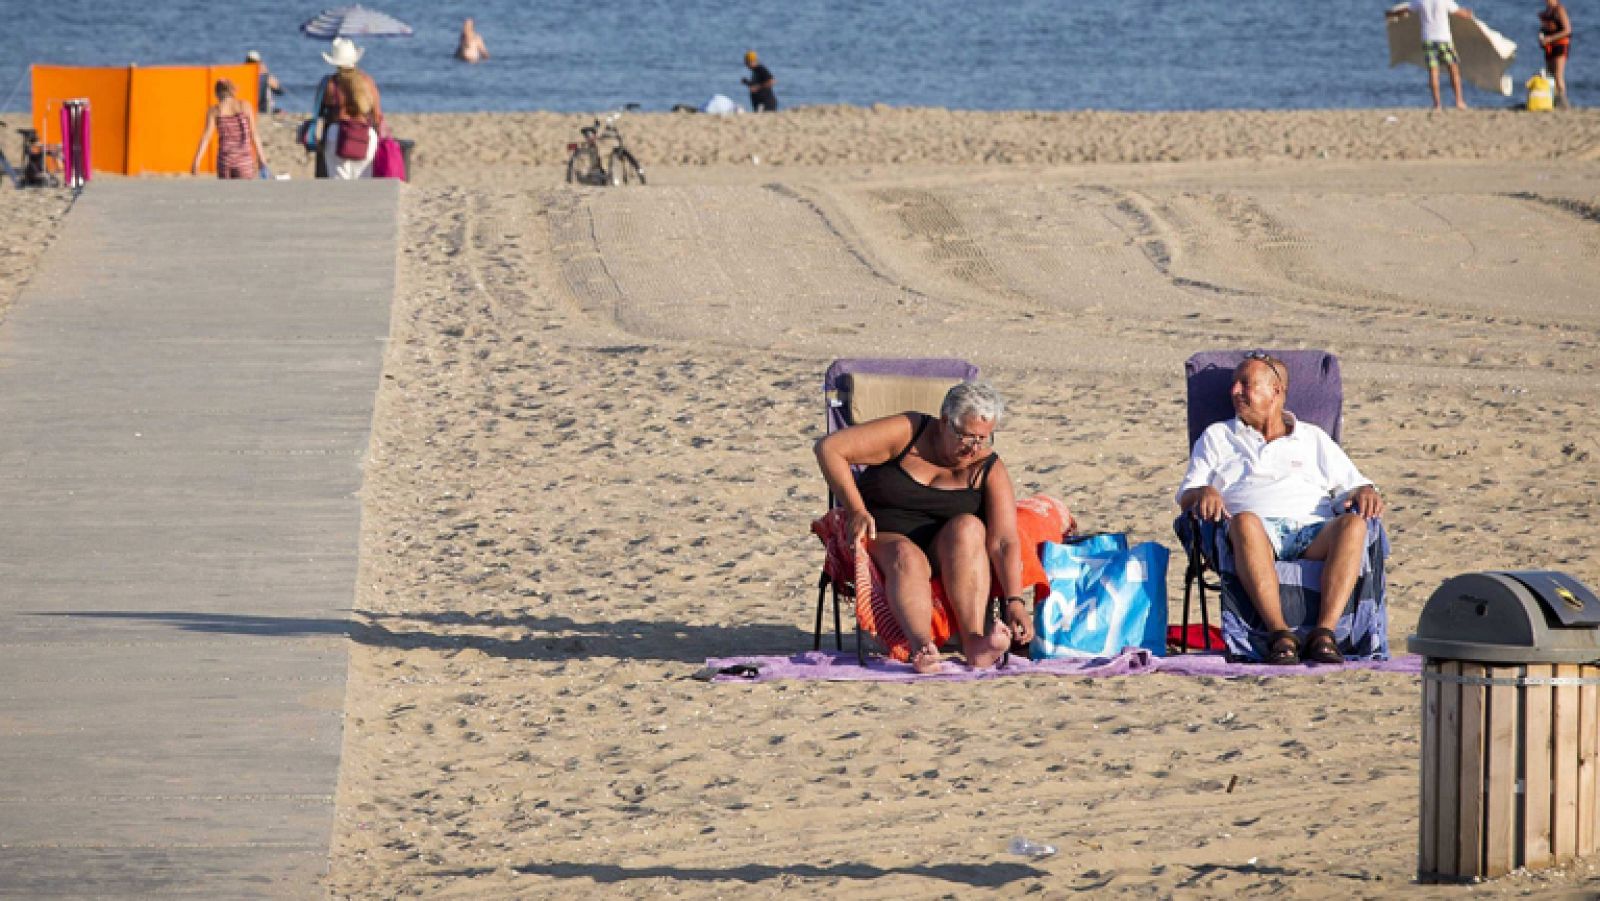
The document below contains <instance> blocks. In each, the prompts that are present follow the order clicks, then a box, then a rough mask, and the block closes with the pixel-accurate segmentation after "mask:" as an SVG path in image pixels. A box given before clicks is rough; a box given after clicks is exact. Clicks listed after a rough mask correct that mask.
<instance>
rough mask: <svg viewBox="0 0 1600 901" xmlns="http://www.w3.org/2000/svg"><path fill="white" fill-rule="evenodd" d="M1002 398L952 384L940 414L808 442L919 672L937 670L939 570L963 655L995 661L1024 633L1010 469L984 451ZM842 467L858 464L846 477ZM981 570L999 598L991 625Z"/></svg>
mask: <svg viewBox="0 0 1600 901" xmlns="http://www.w3.org/2000/svg"><path fill="white" fill-rule="evenodd" d="M1004 412H1005V401H1003V400H1002V399H1001V397H1000V394H999V393H998V392H997V391H995V389H994V388H992V387H990V386H989V385H987V384H984V383H976V384H971V383H962V384H959V385H956V386H955V387H953V388H951V389H950V391H949V393H947V394H946V395H945V397H944V403H943V404H941V405H940V409H939V416H938V418H934V417H932V416H928V415H926V414H924V413H915V412H907V413H898V414H895V415H893V416H886V417H884V418H882V419H875V420H873V421H871V422H865V423H861V424H860V425H854V426H850V427H849V428H845V429H841V430H839V431H837V432H834V433H833V434H831V435H829V436H827V437H826V438H823V439H822V440H820V441H818V442H817V443H816V447H815V451H816V455H817V464H818V465H819V466H820V467H821V468H822V475H823V477H824V478H825V479H827V481H828V487H829V488H831V489H833V494H834V497H837V498H838V499H839V502H840V504H841V505H842V506H843V508H844V510H845V511H846V514H847V517H848V518H847V520H846V525H845V528H846V529H847V530H848V533H849V538H850V541H851V543H852V544H854V543H855V542H856V541H865V542H866V549H867V553H868V554H870V555H871V556H872V562H874V563H876V564H877V565H878V568H879V569H880V570H882V571H883V576H884V581H885V586H884V588H885V593H886V594H887V595H888V601H889V605H890V607H892V608H893V609H894V615H895V619H896V620H898V621H899V624H900V628H901V630H902V631H903V632H904V634H905V636H906V638H907V639H908V640H909V641H910V645H911V665H912V667H913V668H915V669H916V671H917V672H919V673H928V672H934V671H936V670H938V669H939V648H938V647H937V646H936V645H935V644H934V643H933V625H932V622H933V592H932V586H931V585H930V584H929V580H930V579H932V578H933V577H934V576H939V577H940V579H941V580H942V581H943V583H944V590H945V597H946V598H947V599H948V600H949V602H950V607H951V609H952V610H953V612H954V613H955V619H956V628H957V632H958V634H959V635H960V638H961V653H962V655H963V656H965V657H966V659H967V663H968V664H970V665H971V666H973V667H977V668H983V667H989V666H993V665H995V663H997V662H998V661H999V660H1000V659H1001V657H1002V656H1003V655H1004V654H1005V652H1006V650H1007V649H1008V648H1009V647H1010V645H1011V642H1012V639H1013V638H1015V639H1016V640H1017V641H1019V642H1028V641H1031V640H1033V614H1032V611H1031V610H1029V609H1028V602H1027V600H1025V599H1024V597H1023V585H1022V544H1021V541H1020V539H1018V537H1017V502H1016V494H1015V491H1014V489H1013V488H1012V485H1011V476H1010V474H1009V473H1007V472H1006V466H1005V464H1004V463H1003V462H1001V460H1000V456H999V455H998V454H996V453H995V452H994V432H995V429H996V428H998V427H999V425H1000V418H1001V416H1002V414H1003V413H1004ZM851 466H864V467H866V469H865V470H864V471H863V472H862V473H861V476H860V478H859V479H858V478H856V477H854V476H853V475H852V473H851V469H850V467H851ZM991 574H993V575H996V576H998V578H999V581H1000V588H1001V589H1002V590H1001V592H1000V593H1001V596H1002V597H1004V598H1005V601H1004V613H1003V614H1002V618H1001V620H1000V621H997V622H995V623H994V624H993V627H992V628H991V627H990V621H989V604H988V601H989V595H990V590H989V589H990V578H991Z"/></svg>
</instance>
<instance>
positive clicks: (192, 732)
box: [0, 179, 399, 898]
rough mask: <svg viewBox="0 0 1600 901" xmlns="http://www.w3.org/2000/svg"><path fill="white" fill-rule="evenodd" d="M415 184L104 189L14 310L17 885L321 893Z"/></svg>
mask: <svg viewBox="0 0 1600 901" xmlns="http://www.w3.org/2000/svg"><path fill="white" fill-rule="evenodd" d="M398 196H399V191H398V187H397V185H396V184H395V183H393V182H379V181H372V182H364V183H329V182H320V183H314V182H238V183H219V182H216V181H210V180H161V181H156V180H149V181H137V180H112V179H108V180H103V181H97V182H94V183H93V184H92V185H90V187H89V189H88V190H87V191H85V193H84V194H83V196H82V197H80V198H79V200H78V202H77V204H76V206H75V207H74V208H73V210H72V212H71V213H70V214H69V216H68V218H67V221H66V225H65V227H64V229H63V230H62V233H61V236H60V238H59V240H58V241H57V243H56V244H55V246H53V247H52V248H51V249H50V250H49V251H48V253H47V255H46V256H45V258H44V261H43V265H42V267H41V270H40V273H39V276H38V278H37V279H36V280H35V281H34V282H33V283H32V284H31V285H29V286H28V287H27V288H26V289H25V290H24V291H23V293H22V295H21V296H20V297H19V298H18V299H17V302H16V303H15V304H14V305H13V307H12V309H11V312H10V314H9V316H8V318H7V320H6V321H5V322H4V323H0V896H14V895H17V896H27V897H34V896H51V895H93V896H100V895H151V896H162V897H167V896H172V895H179V894H186V895H195V896H205V897H214V898H220V897H238V896H259V895H273V896H289V897H308V896H311V897H314V896H318V895H321V894H322V887H321V883H320V879H321V877H322V876H323V874H324V873H325V872H326V870H327V864H328V847H329V839H330V835H331V831H332V826H333V796H334V790H335V785H336V782H337V777H338V767H339V745H340V740H341V713H342V710H343V706H344V683H345V670H346V648H345V638H344V637H343V636H344V634H345V631H346V617H347V614H348V610H349V608H350V606H351V603H352V599H353V597H354V590H355V577H356V551H357V534H358V531H359V525H360V498H359V494H358V493H359V489H360V487H361V470H360V465H361V460H362V457H363V455H364V453H365V451H366V444H367V435H368V431H369V427H370V424H371V419H372V402H373V397H374V394H375V392H376V389H377V384H378V379H379V373H380V366H381V361H382V355H383V348H384V341H385V340H386V338H387V335H388V332H389V306H390V301H391V299H392V297H393V294H394V268H395V241H396V230H397V220H398Z"/></svg>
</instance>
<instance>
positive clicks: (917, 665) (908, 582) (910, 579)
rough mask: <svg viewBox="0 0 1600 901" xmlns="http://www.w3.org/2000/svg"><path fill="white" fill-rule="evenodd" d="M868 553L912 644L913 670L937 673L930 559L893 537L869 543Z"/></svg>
mask: <svg viewBox="0 0 1600 901" xmlns="http://www.w3.org/2000/svg"><path fill="white" fill-rule="evenodd" d="M867 553H868V554H870V555H871V556H872V562H873V563H876V564H878V569H879V570H881V571H882V572H883V583H884V584H883V589H884V592H885V593H887V594H888V596H889V608H890V609H891V610H893V611H894V618H895V619H896V620H898V621H899V623H900V631H901V632H902V633H903V634H904V635H905V637H906V641H908V642H910V644H911V666H912V667H913V668H914V669H916V671H917V672H919V673H924V672H934V671H935V670H937V669H938V668H939V646H938V645H936V644H934V642H933V586H932V585H931V584H930V580H931V579H932V578H933V570H932V568H931V567H930V566H929V565H928V558H927V556H926V555H925V554H923V553H922V548H919V547H917V546H916V544H915V543H913V542H912V541H911V539H909V538H907V537H906V536H904V535H897V534H894V533H880V534H879V535H878V538H877V540H875V541H869V542H867Z"/></svg>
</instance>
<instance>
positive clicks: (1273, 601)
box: [1228, 513, 1289, 632]
mask: <svg viewBox="0 0 1600 901" xmlns="http://www.w3.org/2000/svg"><path fill="white" fill-rule="evenodd" d="M1228 543H1229V544H1231V545H1232V546H1233V571H1234V574H1235V575H1237V576H1238V577H1239V581H1240V582H1241V583H1243V585H1244V592H1245V594H1247V595H1249V596H1250V602H1251V603H1252V604H1255V605H1256V612H1257V613H1260V614H1261V619H1262V621H1263V622H1265V623H1266V624H1267V630H1268V631H1269V632H1281V631H1284V630H1286V629H1288V628H1289V626H1288V624H1287V623H1285V622H1284V620H1283V602H1282V600H1281V599H1280V598H1279V595H1278V571H1277V570H1276V569H1274V568H1273V566H1272V563H1273V561H1274V560H1275V559H1276V557H1277V555H1276V554H1274V553H1273V551H1272V542H1271V541H1270V540H1268V539H1267V527H1266V525H1265V524H1264V523H1262V521H1261V517H1259V516H1257V515H1255V514H1254V513H1240V514H1238V515H1237V516H1235V517H1233V519H1232V520H1230V521H1229V525H1228Z"/></svg>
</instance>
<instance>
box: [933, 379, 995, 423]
mask: <svg viewBox="0 0 1600 901" xmlns="http://www.w3.org/2000/svg"><path fill="white" fill-rule="evenodd" d="M1005 412H1006V402H1005V400H1004V399H1003V398H1001V397H1000V392H998V391H996V390H994V386H993V385H991V384H989V383H988V382H960V383H958V384H956V385H955V386H954V387H952V388H951V389H950V390H949V391H948V392H946V393H945V396H944V403H942V404H940V405H939V415H940V416H943V417H944V418H945V420H946V421H948V422H951V423H954V424H956V425H960V424H962V423H965V422H966V421H967V420H969V419H972V418H973V417H977V418H978V419H983V420H986V421H988V422H990V423H992V424H993V425H994V427H995V428H999V427H1000V418H1001V417H1002V416H1004V415H1005Z"/></svg>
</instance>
